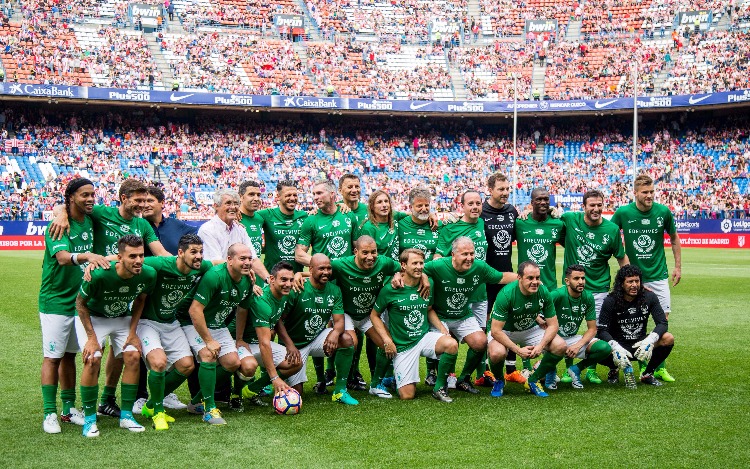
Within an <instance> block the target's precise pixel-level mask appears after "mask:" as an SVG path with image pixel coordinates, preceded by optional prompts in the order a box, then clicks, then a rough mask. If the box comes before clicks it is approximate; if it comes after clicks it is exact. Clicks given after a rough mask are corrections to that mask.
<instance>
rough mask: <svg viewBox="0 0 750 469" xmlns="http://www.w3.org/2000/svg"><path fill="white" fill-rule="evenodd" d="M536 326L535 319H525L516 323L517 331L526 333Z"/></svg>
mask: <svg viewBox="0 0 750 469" xmlns="http://www.w3.org/2000/svg"><path fill="white" fill-rule="evenodd" d="M533 325H534V318H523V319H521V320H519V321H518V322H517V323H516V329H520V330H522V331H525V330H526V329H530V328H531V326H533Z"/></svg>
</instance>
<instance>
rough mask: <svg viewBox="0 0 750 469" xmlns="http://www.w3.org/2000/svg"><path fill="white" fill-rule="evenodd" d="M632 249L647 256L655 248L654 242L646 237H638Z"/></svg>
mask: <svg viewBox="0 0 750 469" xmlns="http://www.w3.org/2000/svg"><path fill="white" fill-rule="evenodd" d="M633 247H634V248H635V249H636V251H638V252H640V253H641V254H648V253H649V252H651V251H653V249H654V248H655V247H656V241H654V240H653V239H651V238H649V237H648V236H647V235H640V236H639V237H638V239H636V240H634V241H633Z"/></svg>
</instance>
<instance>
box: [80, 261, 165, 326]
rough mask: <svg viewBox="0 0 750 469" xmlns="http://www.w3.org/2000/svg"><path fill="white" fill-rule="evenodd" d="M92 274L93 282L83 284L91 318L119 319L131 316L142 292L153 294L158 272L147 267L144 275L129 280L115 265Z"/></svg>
mask: <svg viewBox="0 0 750 469" xmlns="http://www.w3.org/2000/svg"><path fill="white" fill-rule="evenodd" d="M116 264H117V262H114V261H112V262H110V268H109V269H96V270H94V271H92V272H91V280H90V281H88V282H87V281H85V280H84V281H83V283H82V284H81V292H80V295H81V297H82V298H84V299H87V300H88V303H87V306H88V309H89V312H90V314H91V316H99V317H105V318H119V317H122V316H131V315H132V314H133V311H132V310H131V309H130V308H131V307H132V303H133V300H135V299H136V298H138V295H140V294H141V293H151V292H152V291H153V289H154V286H155V285H156V271H155V270H154V269H153V268H152V267H149V266H147V265H145V264H144V266H143V269H142V270H141V273H140V274H138V275H136V276H133V277H131V278H128V279H124V278H122V277H120V276H119V275H118V274H117V269H116V268H115V265H116Z"/></svg>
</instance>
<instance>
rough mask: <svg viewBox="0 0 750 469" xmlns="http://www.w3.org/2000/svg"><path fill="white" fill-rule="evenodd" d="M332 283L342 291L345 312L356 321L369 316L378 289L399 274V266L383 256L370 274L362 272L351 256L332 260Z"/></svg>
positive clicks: (368, 271) (378, 291)
mask: <svg viewBox="0 0 750 469" xmlns="http://www.w3.org/2000/svg"><path fill="white" fill-rule="evenodd" d="M331 265H332V266H333V279H332V280H335V281H336V285H338V286H339V288H341V296H342V298H343V302H344V311H346V313H347V314H348V315H349V316H351V318H352V319H354V320H355V321H361V320H363V319H365V318H366V317H368V316H370V313H371V312H372V305H374V304H375V300H376V299H377V297H378V293H380V289H381V288H383V285H385V283H386V282H387V281H388V279H389V278H390V277H391V276H393V275H394V274H395V273H396V272H400V271H401V264H400V263H398V262H396V261H394V260H393V259H389V258H387V257H384V256H378V257H377V259H376V260H375V265H374V266H373V267H372V269H370V270H367V271H365V270H362V269H360V268H359V267H357V264H356V263H355V262H354V256H348V257H344V258H343V259H334V260H333V261H331Z"/></svg>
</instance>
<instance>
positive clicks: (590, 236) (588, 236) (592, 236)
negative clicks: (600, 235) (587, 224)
mask: <svg viewBox="0 0 750 469" xmlns="http://www.w3.org/2000/svg"><path fill="white" fill-rule="evenodd" d="M586 237H587V238H588V239H594V233H592V232H590V231H589V232H588V233H586Z"/></svg>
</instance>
